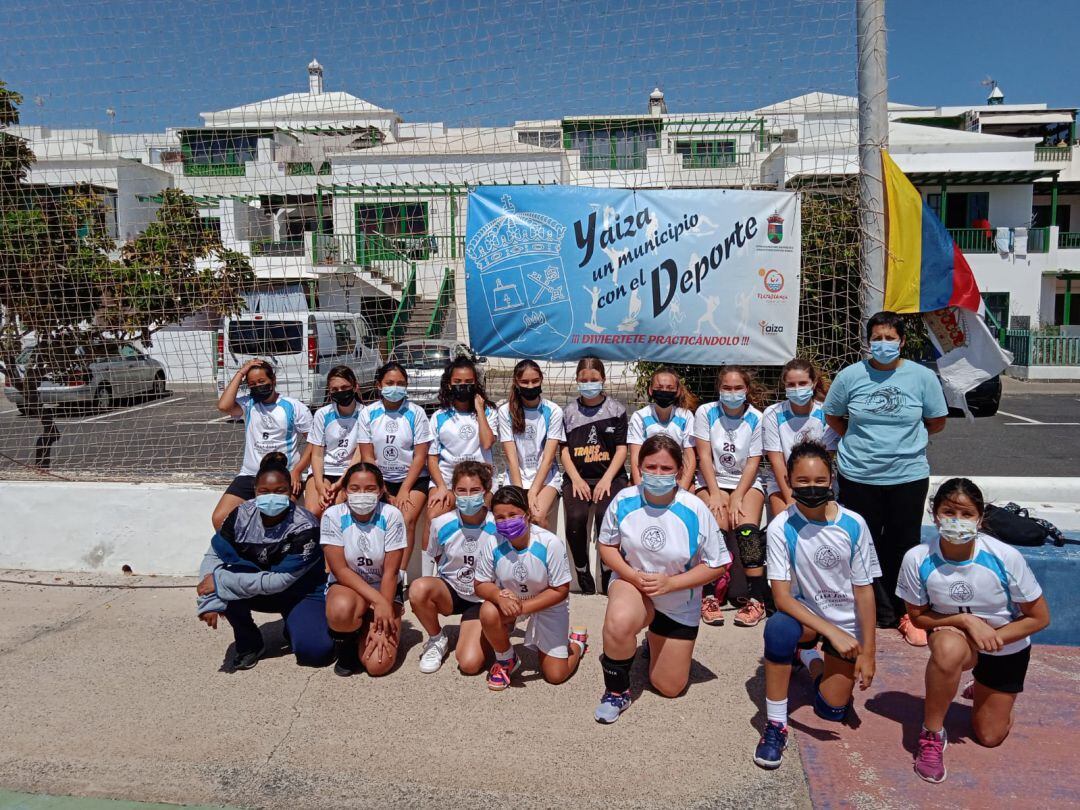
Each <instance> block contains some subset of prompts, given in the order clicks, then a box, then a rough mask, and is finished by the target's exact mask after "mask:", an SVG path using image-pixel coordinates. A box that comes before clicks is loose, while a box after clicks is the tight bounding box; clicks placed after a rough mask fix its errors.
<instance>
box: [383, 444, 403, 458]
mask: <svg viewBox="0 0 1080 810" xmlns="http://www.w3.org/2000/svg"><path fill="white" fill-rule="evenodd" d="M400 456H401V451H400V450H398V449H397V448H396V447H394V445H392V444H388V445H386V447H384V448H383V449H382V457H383V458H384V459H386V460H387V461H397V460H398V458H399V457H400Z"/></svg>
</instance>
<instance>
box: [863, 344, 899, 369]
mask: <svg viewBox="0 0 1080 810" xmlns="http://www.w3.org/2000/svg"><path fill="white" fill-rule="evenodd" d="M870 355H871V356H872V357H873V358H874V359H875V360H877V361H878V362H879V363H882V364H888V363H891V362H893V361H894V360H896V359H897V358H898V357H899V356H900V341H899V340H871V341H870Z"/></svg>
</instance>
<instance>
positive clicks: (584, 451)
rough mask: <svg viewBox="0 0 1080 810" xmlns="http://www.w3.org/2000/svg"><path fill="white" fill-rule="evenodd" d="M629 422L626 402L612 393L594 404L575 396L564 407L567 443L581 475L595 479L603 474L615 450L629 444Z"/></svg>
mask: <svg viewBox="0 0 1080 810" xmlns="http://www.w3.org/2000/svg"><path fill="white" fill-rule="evenodd" d="M626 426H627V416H626V406H624V405H623V404H622V403H621V402H619V401H618V400H616V399H612V398H611V397H605V398H604V401H603V402H601V403H600V404H599V405H596V406H593V407H590V406H588V405H583V404H582V402H581V400H580V399H575V400H574V401H573V402H571V403H570V404H568V405H567V406H566V407H565V408H564V409H563V427H564V428H565V429H566V442H565V444H566V446H567V447H569V448H570V456H571V458H573V460H574V467H576V468H577V471H578V473H579V474H580V475H581V477H582V478H584V479H585V480H586V481H588V482H590V483H594V482H596V481H599V480H600V479H601V478H603V477H604V474H605V473H606V472H607V471H608V468H609V467H610V466H611V460H612V458H614V456H615V450H616V449H617V448H618V447H619V446H620V445H625V444H626ZM623 474H625V473H623Z"/></svg>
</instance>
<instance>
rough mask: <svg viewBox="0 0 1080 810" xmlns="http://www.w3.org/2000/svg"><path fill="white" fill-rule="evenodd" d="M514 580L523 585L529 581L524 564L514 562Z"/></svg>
mask: <svg viewBox="0 0 1080 810" xmlns="http://www.w3.org/2000/svg"><path fill="white" fill-rule="evenodd" d="M513 574H514V579H515V580H517V581H518V582H520V583H522V584H524V583H525V582H526V581H527V580H528V579H529V569H528V568H526V567H525V563H523V562H516V563H514V568H513Z"/></svg>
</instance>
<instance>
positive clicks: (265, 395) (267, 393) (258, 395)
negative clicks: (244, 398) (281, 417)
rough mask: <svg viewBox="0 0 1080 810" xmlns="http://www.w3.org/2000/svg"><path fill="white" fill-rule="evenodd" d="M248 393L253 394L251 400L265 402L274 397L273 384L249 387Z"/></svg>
mask: <svg viewBox="0 0 1080 810" xmlns="http://www.w3.org/2000/svg"><path fill="white" fill-rule="evenodd" d="M248 393H249V394H251V398H252V399H253V400H255V401H256V402H265V401H266V400H268V399H270V397H272V396H273V395H274V386H273V384H272V383H263V384H262V385H249V386H248Z"/></svg>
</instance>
